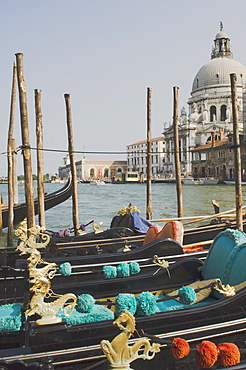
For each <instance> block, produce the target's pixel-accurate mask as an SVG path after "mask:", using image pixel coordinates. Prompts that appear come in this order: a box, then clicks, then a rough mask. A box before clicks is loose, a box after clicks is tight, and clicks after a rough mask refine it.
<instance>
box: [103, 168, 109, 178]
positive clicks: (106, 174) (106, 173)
mask: <svg viewBox="0 0 246 370" xmlns="http://www.w3.org/2000/svg"><path fill="white" fill-rule="evenodd" d="M108 174H109V169H108V168H105V169H104V174H103V177H108Z"/></svg>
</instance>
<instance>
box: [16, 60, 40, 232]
mask: <svg viewBox="0 0 246 370" xmlns="http://www.w3.org/2000/svg"><path fill="white" fill-rule="evenodd" d="M15 55H16V65H17V81H18V88H19V101H20V117H21V134H22V154H23V163H24V177H25V198H26V207H27V228H28V229H30V228H31V227H33V226H34V224H35V213H34V194H33V179H32V161H31V150H30V140H29V128H28V114H27V98H26V83H25V80H24V69H23V54H22V53H18V54H15Z"/></svg>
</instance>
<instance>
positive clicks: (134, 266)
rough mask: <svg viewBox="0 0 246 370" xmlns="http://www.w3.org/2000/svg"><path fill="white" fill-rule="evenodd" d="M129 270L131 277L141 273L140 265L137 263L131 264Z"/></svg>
mask: <svg viewBox="0 0 246 370" xmlns="http://www.w3.org/2000/svg"><path fill="white" fill-rule="evenodd" d="M129 268H130V274H131V275H135V274H138V273H139V272H140V271H141V269H140V266H139V263H137V262H131V263H129Z"/></svg>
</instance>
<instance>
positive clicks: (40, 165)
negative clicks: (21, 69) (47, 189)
mask: <svg viewBox="0 0 246 370" xmlns="http://www.w3.org/2000/svg"><path fill="white" fill-rule="evenodd" d="M34 93H35V113H36V139H37V149H38V150H37V176H38V212H39V226H41V227H45V208H44V168H43V167H44V162H43V151H42V150H43V123H42V109H41V91H40V90H38V89H35V90H34Z"/></svg>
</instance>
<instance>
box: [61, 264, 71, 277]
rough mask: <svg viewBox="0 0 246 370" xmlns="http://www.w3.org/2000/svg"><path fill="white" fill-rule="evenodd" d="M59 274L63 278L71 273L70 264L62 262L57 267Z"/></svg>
mask: <svg viewBox="0 0 246 370" xmlns="http://www.w3.org/2000/svg"><path fill="white" fill-rule="evenodd" d="M59 273H60V274H61V275H64V276H69V275H71V273H72V266H71V263H70V262H64V263H62V264H61V265H60V267H59Z"/></svg>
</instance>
